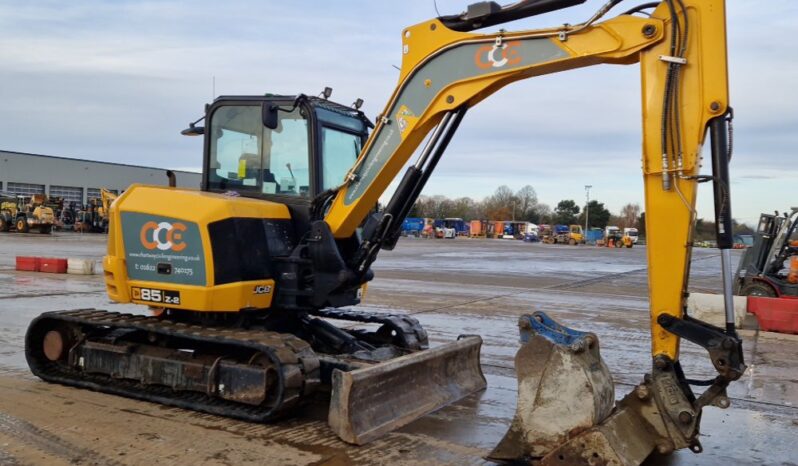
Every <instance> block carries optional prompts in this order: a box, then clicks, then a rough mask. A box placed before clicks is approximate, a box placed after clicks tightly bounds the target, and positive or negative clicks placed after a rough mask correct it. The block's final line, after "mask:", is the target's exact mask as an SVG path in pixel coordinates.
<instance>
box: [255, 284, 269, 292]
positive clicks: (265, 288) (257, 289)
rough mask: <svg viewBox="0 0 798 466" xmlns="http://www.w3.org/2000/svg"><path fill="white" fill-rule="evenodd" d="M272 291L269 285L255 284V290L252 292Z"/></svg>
mask: <svg viewBox="0 0 798 466" xmlns="http://www.w3.org/2000/svg"><path fill="white" fill-rule="evenodd" d="M271 292H272V287H271V286H270V285H256V286H255V290H254V291H253V293H255V294H269V293H271Z"/></svg>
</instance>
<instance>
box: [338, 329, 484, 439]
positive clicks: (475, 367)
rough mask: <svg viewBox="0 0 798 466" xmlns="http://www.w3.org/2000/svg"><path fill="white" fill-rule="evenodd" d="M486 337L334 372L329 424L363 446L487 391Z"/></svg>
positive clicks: (341, 434)
mask: <svg viewBox="0 0 798 466" xmlns="http://www.w3.org/2000/svg"><path fill="white" fill-rule="evenodd" d="M481 346H482V338H480V337H479V336H461V337H460V338H459V339H458V340H457V341H456V342H453V343H449V344H446V345H443V346H438V347H435V348H432V349H427V350H423V351H418V352H415V353H411V354H408V355H405V356H401V357H398V358H395V359H391V360H389V361H386V362H382V363H379V364H376V365H373V366H369V367H365V368H362V369H356V370H353V371H349V372H344V371H341V370H337V369H336V370H334V371H333V374H332V396H331V400H330V412H329V417H328V422H329V424H330V427H331V428H332V430H333V431H335V433H336V434H338V436H339V437H340V438H341V439H342V440H344V441H345V442H348V443H353V444H356V445H362V444H364V443H367V442H370V441H371V440H373V439H375V438H377V437H379V436H380V435H383V434H385V433H387V432H390V431H392V430H395V429H397V428H399V427H402V426H404V425H406V424H408V423H410V422H412V421H414V420H415V419H418V418H419V417H421V416H424V415H425V414H428V413H431V412H433V411H435V410H437V409H440V408H442V407H444V406H446V405H448V404H450V403H453V402H455V401H457V400H460V399H461V398H464V397H466V396H468V395H470V394H472V393H474V392H477V391H479V390H482V389H484V388H485V386H486V385H487V384H486V381H485V376H484V375H483V374H482V368H481V366H480V363H479V352H480V348H481Z"/></svg>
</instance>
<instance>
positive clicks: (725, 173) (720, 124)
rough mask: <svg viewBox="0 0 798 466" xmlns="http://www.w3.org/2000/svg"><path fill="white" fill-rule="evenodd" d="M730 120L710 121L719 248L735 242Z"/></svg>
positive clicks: (720, 118) (726, 247)
mask: <svg viewBox="0 0 798 466" xmlns="http://www.w3.org/2000/svg"><path fill="white" fill-rule="evenodd" d="M728 124H729V122H728V120H727V117H726V116H725V115H723V116H719V117H716V118H713V119H712V120H710V122H709V135H710V147H711V149H712V187H713V191H714V194H715V236H716V238H717V241H718V249H730V248H731V247H732V244H733V233H732V216H731V194H730V192H729V146H728V134H729V133H728V131H729V130H728Z"/></svg>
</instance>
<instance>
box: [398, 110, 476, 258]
mask: <svg viewBox="0 0 798 466" xmlns="http://www.w3.org/2000/svg"><path fill="white" fill-rule="evenodd" d="M467 110H468V107H467V106H465V105H463V106H461V107H458V108H457V109H456V110H455V111H454V114H453V115H452V117H451V119H450V120H449V121H448V124H447V125H446V127H445V128H442V131H441V132H440V133H439V139H437V141H431V142H430V144H435V142H437V144H435V145H434V146H433V147H432V150H431V152H430V153H429V157H428V161H427V164H426V166H425V167H419V166H413V167H410V168H408V170H407V172H406V173H405V177H404V178H403V179H402V184H404V183H405V181H407V184H406V185H404V187H403V186H402V184H400V187H399V188H398V189H397V190H396V192H395V193H394V195H393V197H392V198H391V202H389V203H388V205H389V207H391V204H393V203H394V200H396V201H397V202H396V206H395V207H394V209H395V210H389V209H386V211H387V212H389V213H391V214H392V215H395V216H394V223H393V224H392V225H391V230H390V232H389V233H388V235H386V240H385V242H384V243H383V246H382V247H383V248H384V249H387V250H389V251H390V250H392V249H393V247H394V246H395V245H396V242H397V241H398V240H399V236H400V235H401V232H402V222H403V221H404V219H405V217H407V214H408V213H410V209H412V208H413V204H415V203H416V199H418V196H419V195H421V191H422V190H423V189H424V185H426V184H427V180H429V177H430V175H432V172H433V171H434V170H435V167H436V166H437V165H438V161H440V159H441V156H443V153H444V152H445V151H446V148H447V147H448V146H449V143H450V142H451V140H452V137H453V136H454V133H455V132H457V128H458V127H459V126H460V122H461V121H463V117H464V116H465V114H466V111H467ZM400 189H401V191H400Z"/></svg>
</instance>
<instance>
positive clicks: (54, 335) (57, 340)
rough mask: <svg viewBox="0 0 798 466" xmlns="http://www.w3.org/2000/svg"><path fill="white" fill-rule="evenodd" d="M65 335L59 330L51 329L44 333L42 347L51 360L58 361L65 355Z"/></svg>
mask: <svg viewBox="0 0 798 466" xmlns="http://www.w3.org/2000/svg"><path fill="white" fill-rule="evenodd" d="M64 346H65V345H64V336H63V335H61V332H59V331H58V330H50V331H49V332H47V333H46V334H45V335H44V340H43V341H42V349H43V350H44V355H45V357H47V359H49V360H50V361H58V360H60V359H63V356H64Z"/></svg>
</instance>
